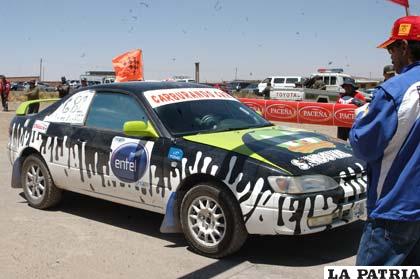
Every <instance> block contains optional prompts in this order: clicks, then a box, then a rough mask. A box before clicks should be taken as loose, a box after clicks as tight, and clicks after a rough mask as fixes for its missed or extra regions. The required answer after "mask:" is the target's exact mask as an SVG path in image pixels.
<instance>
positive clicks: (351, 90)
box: [337, 77, 366, 140]
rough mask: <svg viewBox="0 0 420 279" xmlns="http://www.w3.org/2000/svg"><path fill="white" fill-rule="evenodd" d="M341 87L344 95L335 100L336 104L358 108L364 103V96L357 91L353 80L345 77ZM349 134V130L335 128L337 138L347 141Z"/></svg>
mask: <svg viewBox="0 0 420 279" xmlns="http://www.w3.org/2000/svg"><path fill="white" fill-rule="evenodd" d="M341 87H343V89H344V93H341V94H340V98H339V99H338V100H337V103H338V104H354V105H356V106H358V107H360V106H362V105H363V104H364V103H366V98H365V96H364V95H363V94H362V93H360V92H359V91H357V89H358V87H357V86H356V83H355V82H354V80H353V79H351V78H347V77H345V78H344V79H343V84H342V85H341ZM349 132H350V128H347V127H337V138H339V139H342V140H347V139H348V138H349Z"/></svg>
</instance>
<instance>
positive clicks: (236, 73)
mask: <svg viewBox="0 0 420 279" xmlns="http://www.w3.org/2000/svg"><path fill="white" fill-rule="evenodd" d="M237 79H238V67H236V68H235V80H237Z"/></svg>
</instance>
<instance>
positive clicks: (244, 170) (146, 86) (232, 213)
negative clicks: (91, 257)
mask: <svg viewBox="0 0 420 279" xmlns="http://www.w3.org/2000/svg"><path fill="white" fill-rule="evenodd" d="M29 105H30V102H24V103H22V104H21V106H20V107H19V108H18V109H17V115H16V117H15V118H14V119H13V120H12V121H11V123H10V129H9V143H8V149H9V152H8V153H9V157H10V161H11V163H12V165H13V172H12V187H14V188H19V187H23V192H24V194H25V197H26V199H27V201H28V203H29V204H30V205H31V206H32V207H34V208H38V209H47V208H50V207H52V206H55V205H57V204H58V203H59V201H60V199H61V196H62V192H63V191H64V190H67V191H74V192H78V193H81V194H84V195H89V196H92V197H96V198H100V199H105V200H110V201H113V202H117V203H121V204H125V205H129V206H133V207H137V208H142V209H146V210H150V211H154V212H158V213H161V214H164V215H165V217H164V219H163V222H162V226H161V231H162V232H183V233H184V235H185V237H186V239H187V241H188V243H189V245H190V246H191V247H192V249H193V250H194V251H196V252H198V253H200V254H202V255H205V256H209V257H214V258H220V257H223V256H226V255H228V254H231V253H234V252H235V251H237V250H238V249H240V247H241V246H242V244H243V243H244V241H245V240H246V238H247V235H248V234H258V235H277V234H284V235H305V234H310V233H316V232H322V231H326V230H330V229H332V228H335V227H338V226H344V225H347V224H349V223H351V222H353V221H356V220H360V219H362V218H364V216H365V202H366V181H367V180H366V171H365V165H364V163H363V162H362V161H360V160H358V159H356V158H355V157H353V154H352V150H351V147H350V146H349V145H348V144H347V143H346V142H344V141H340V140H335V139H331V138H330V137H328V136H325V135H322V134H318V133H314V132H308V131H304V130H301V129H292V128H285V127H278V126H274V125H273V124H271V123H270V122H268V121H266V120H265V119H264V118H262V117H261V116H260V115H259V114H258V113H256V112H255V111H253V110H252V109H250V108H249V107H247V106H245V105H244V104H242V103H241V102H239V101H238V100H237V99H236V98H233V97H232V96H230V95H229V94H227V93H224V92H223V91H221V90H219V89H215V88H211V87H207V86H203V85H199V84H189V83H183V84H182V85H181V84H180V83H177V82H127V83H112V84H107V85H105V84H102V85H97V86H95V87H91V88H87V89H80V90H78V91H75V93H73V94H72V95H69V96H67V97H65V98H63V99H61V100H59V101H58V102H57V103H54V104H53V105H51V106H49V107H47V108H46V109H44V110H43V111H41V112H39V113H38V114H31V115H26V111H27V107H28V106H29Z"/></svg>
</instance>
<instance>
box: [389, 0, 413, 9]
mask: <svg viewBox="0 0 420 279" xmlns="http://www.w3.org/2000/svg"><path fill="white" fill-rule="evenodd" d="M390 1H392V2H394V3H396V4H400V5H402V6H404V7H407V8H408V7H409V3H408V0H390Z"/></svg>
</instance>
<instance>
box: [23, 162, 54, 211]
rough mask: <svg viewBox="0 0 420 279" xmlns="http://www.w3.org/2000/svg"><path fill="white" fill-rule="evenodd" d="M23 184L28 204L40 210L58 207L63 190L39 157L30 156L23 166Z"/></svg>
mask: <svg viewBox="0 0 420 279" xmlns="http://www.w3.org/2000/svg"><path fill="white" fill-rule="evenodd" d="M21 183H22V186H23V192H24V193H25V197H26V199H27V201H28V203H29V204H30V205H31V206H33V207H35V208H38V209H46V208H49V207H52V206H54V205H56V204H57V203H58V202H59V201H60V199H61V193H62V190H61V189H59V188H57V187H56V186H55V185H54V182H53V181H52V178H51V175H50V172H49V171H48V168H47V166H46V164H45V162H44V161H43V160H42V158H41V157H40V156H38V155H34V154H33V155H29V156H28V157H27V158H26V159H25V161H24V162H23V165H22V173H21Z"/></svg>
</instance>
